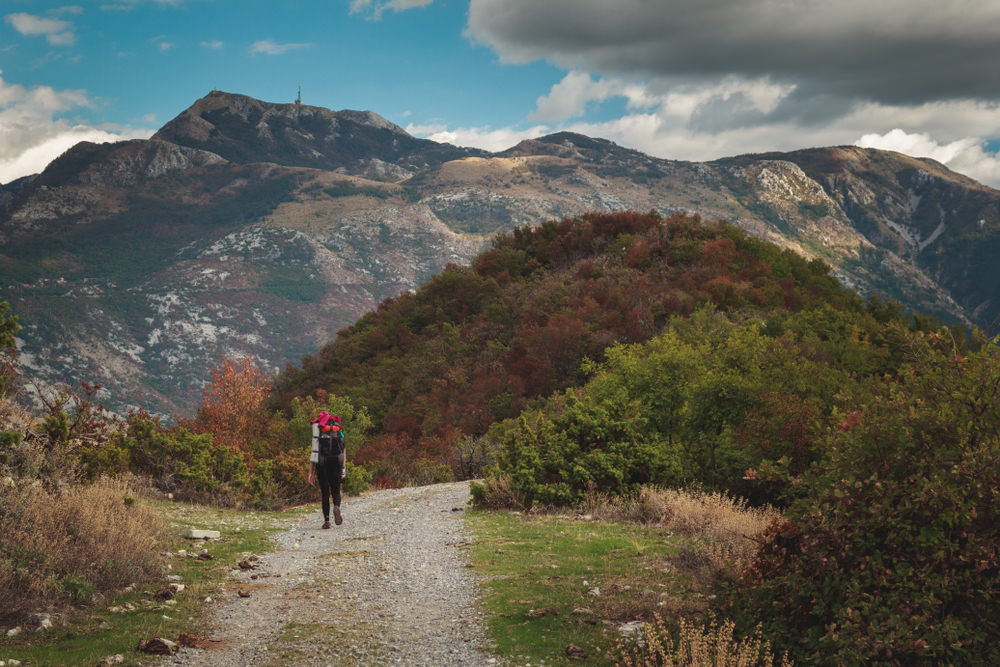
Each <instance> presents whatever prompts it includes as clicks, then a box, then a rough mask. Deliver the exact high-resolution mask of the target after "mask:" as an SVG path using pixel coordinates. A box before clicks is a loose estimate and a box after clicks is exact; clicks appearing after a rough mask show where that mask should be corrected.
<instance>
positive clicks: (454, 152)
mask: <svg viewBox="0 0 1000 667" xmlns="http://www.w3.org/2000/svg"><path fill="white" fill-rule="evenodd" d="M153 138H154V139H159V140H161V141H169V142H172V143H175V144H180V145H182V146H188V147H190V148H197V149H200V150H207V151H211V152H213V153H217V154H218V155H220V156H222V157H224V158H225V159H227V160H229V161H231V162H234V163H237V164H245V163H250V162H274V163H276V164H281V165H286V166H293V167H310V168H316V169H326V170H336V171H342V172H347V173H353V174H358V175H365V176H368V177H372V178H380V179H383V180H384V179H386V178H389V179H390V180H397V179H400V178H405V177H407V176H409V175H410V174H411V173H412V171H413V170H415V169H418V168H421V167H424V166H427V165H429V164H437V163H440V162H444V161H447V160H451V159H455V158H458V157H465V156H467V155H471V154H478V153H479V152H478V151H475V150H473V149H458V148H455V147H454V146H448V145H445V144H438V143H436V142H433V141H429V140H426V139H417V138H415V137H413V136H411V135H410V134H408V133H407V132H406V131H405V130H404V129H403V128H401V127H399V126H398V125H395V124H394V123H391V122H389V121H388V120H386V119H385V118H383V117H382V116H379V115H378V114H376V113H374V112H372V111H355V110H350V109H348V110H343V111H332V110H330V109H326V108H323V107H315V106H310V105H308V104H301V103H291V104H280V103H274V102H263V101H261V100H258V99H254V98H252V97H249V96H247V95H238V94H234V93H227V92H223V91H219V90H213V91H212V92H210V93H209V94H208V95H206V96H205V97H202V98H201V99H199V100H197V101H196V102H195V103H194V104H192V105H191V106H190V107H189V108H188V109H186V110H184V111H183V112H181V113H180V115H178V116H177V117H176V118H174V119H173V120H171V121H170V122H168V123H167V124H166V125H164V126H163V127H162V128H161V129H160V131H159V132H157V133H156V134H155V135H153ZM387 164H389V165H391V166H393V169H387V168H386V165H387Z"/></svg>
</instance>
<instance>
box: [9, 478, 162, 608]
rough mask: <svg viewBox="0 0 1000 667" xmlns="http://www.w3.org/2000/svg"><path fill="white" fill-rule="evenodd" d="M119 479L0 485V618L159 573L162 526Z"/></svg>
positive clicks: (86, 597) (78, 600)
mask: <svg viewBox="0 0 1000 667" xmlns="http://www.w3.org/2000/svg"><path fill="white" fill-rule="evenodd" d="M133 495H134V491H133V490H132V489H131V488H130V487H129V486H128V485H127V484H126V483H124V482H119V481H109V480H99V481H97V482H95V483H93V484H87V485H82V486H67V487H64V488H63V489H62V490H55V489H53V490H47V489H46V488H45V487H44V486H42V485H38V484H32V483H29V482H25V481H22V482H21V483H19V484H17V485H16V486H14V487H5V488H3V489H0V535H2V536H3V539H2V540H0V624H3V623H6V622H16V621H17V620H18V619H19V618H21V617H22V616H24V615H26V614H28V613H30V612H31V611H34V610H37V609H38V608H40V607H43V606H48V605H51V604H59V603H63V604H70V603H72V604H79V603H83V602H88V601H89V600H90V598H91V597H92V595H93V594H94V593H98V592H99V593H109V592H112V591H115V590H119V589H121V588H124V587H125V586H128V585H129V584H132V583H137V584H138V583H144V582H147V581H152V580H153V579H155V578H156V577H158V576H160V574H161V573H160V563H159V560H158V558H157V555H158V552H157V544H158V540H159V539H160V538H161V537H162V532H163V525H162V523H161V521H160V519H159V517H158V516H157V515H156V514H155V513H154V512H153V511H152V510H151V509H150V508H148V507H146V506H144V505H141V504H139V503H135V502H128V501H129V500H131V499H132V498H133Z"/></svg>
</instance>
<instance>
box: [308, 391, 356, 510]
mask: <svg viewBox="0 0 1000 667" xmlns="http://www.w3.org/2000/svg"><path fill="white" fill-rule="evenodd" d="M312 427H313V437H312V452H311V453H310V457H309V461H310V463H309V479H308V481H309V485H310V486H316V479H317V478H318V479H319V491H320V494H321V496H322V504H323V528H329V527H330V496H331V495H332V496H333V520H334V522H335V523H336V524H337V525H338V526H339V525H340V524H341V523H343V521H344V517H343V515H341V513H340V481H341V480H342V479H343V478H344V473H345V472H346V468H345V465H346V464H345V460H346V456H347V455H346V453H345V451H346V450H345V447H344V433H343V431H341V430H340V417H338V416H336V415H331V414H330V413H328V412H326V411H325V410H324V411H323V412H320V413H319V414H318V415H317V416H316V419H313V420H312Z"/></svg>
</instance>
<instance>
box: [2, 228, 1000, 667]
mask: <svg viewBox="0 0 1000 667" xmlns="http://www.w3.org/2000/svg"><path fill="white" fill-rule="evenodd" d="M2 314H3V313H0V315H2ZM12 326H14V327H16V323H14V324H13V325H12ZM12 340H13V339H12V333H11V334H10V335H9V336H8V337H7V339H5V341H4V343H5V346H7V347H10V345H11V344H12ZM997 352H998V348H997V341H995V340H994V341H987V340H985V339H984V337H983V336H982V335H981V334H979V333H978V332H977V331H975V330H973V331H971V332H969V331H965V330H961V329H958V328H956V327H953V328H952V329H948V328H945V327H942V326H941V325H940V324H939V323H938V322H937V321H935V320H934V319H933V318H930V317H926V316H923V315H918V314H911V313H905V312H903V311H902V309H901V308H900V307H898V306H897V305H895V304H893V303H889V302H882V301H879V300H869V301H864V300H862V299H861V298H859V297H858V296H857V295H856V294H855V293H853V292H850V291H847V290H845V289H843V288H842V287H841V286H840V285H839V284H838V283H837V281H836V280H835V279H834V278H833V277H831V276H830V275H829V269H828V267H827V266H826V265H825V264H823V263H822V262H820V261H806V260H804V259H802V258H801V257H799V256H798V255H796V254H794V253H792V252H791V251H788V250H782V249H780V248H778V247H777V246H774V245H771V244H768V243H765V242H763V241H760V240H758V239H755V238H752V237H750V236H748V235H747V234H745V233H744V232H742V231H740V230H738V229H737V228H735V227H733V226H731V225H727V224H724V223H704V222H702V221H701V220H700V219H698V218H697V217H696V216H695V217H690V216H686V215H674V216H671V217H668V218H662V217H660V216H658V215H655V214H648V215H642V214H636V213H617V214H592V215H586V216H583V217H580V218H574V219H564V220H562V221H552V222H548V223H545V224H543V225H541V226H539V227H536V228H531V227H523V228H518V229H516V230H515V231H514V232H513V233H511V234H508V235H500V236H498V237H496V239H495V240H494V242H493V246H492V248H491V249H490V250H488V251H486V252H484V253H482V254H480V255H479V256H478V257H476V259H475V261H474V262H473V263H472V264H471V266H467V267H458V266H450V267H448V268H447V269H446V270H445V271H444V272H443V273H441V274H440V275H438V276H436V277H434V278H433V279H432V280H430V281H429V282H428V283H427V284H426V285H424V286H423V287H421V288H420V289H418V290H416V291H414V292H409V293H405V294H403V295H401V296H399V297H397V298H393V299H388V300H386V301H384V302H383V303H382V304H381V305H380V306H379V307H378V308H377V309H376V310H375V311H373V312H371V313H369V314H367V315H365V316H364V317H362V318H361V319H360V320H358V321H357V322H356V323H355V324H354V325H353V326H351V327H349V328H347V329H344V330H343V331H341V332H340V334H339V335H338V337H337V339H336V340H334V341H331V342H330V343H329V344H327V345H326V346H325V347H324V348H323V349H321V350H320V351H319V352H317V353H316V354H314V355H312V356H310V357H307V358H306V359H305V360H304V362H303V364H302V366H301V367H300V368H295V367H288V368H287V369H286V370H285V371H284V372H283V373H282V374H280V375H279V376H278V377H277V378H275V379H274V380H273V381H271V380H270V379H269V378H267V377H266V375H265V374H264V373H262V372H261V371H260V370H259V368H258V367H257V365H256V363H255V362H254V360H253V359H246V358H244V359H227V358H223V360H222V362H221V363H220V364H219V366H217V367H216V368H215V370H214V371H213V380H212V383H211V384H210V385H209V387H208V388H207V389H206V391H205V392H204V394H203V402H202V406H201V408H200V409H199V411H198V413H197V415H196V416H195V418H193V419H190V420H181V422H180V423H178V424H176V425H174V426H171V427H169V428H168V427H165V426H163V425H161V424H160V423H159V422H158V421H157V420H155V419H153V418H151V417H150V416H149V415H148V414H144V413H142V412H139V413H136V414H133V415H132V416H131V417H130V418H129V419H128V420H125V421H115V420H108V419H102V418H101V415H102V412H101V410H100V409H99V406H94V405H93V404H92V403H91V402H89V400H87V399H86V398H84V399H79V398H77V399H70V398H68V397H63V398H62V399H60V400H58V401H53V402H52V403H51V405H50V406H49V410H48V414H47V415H45V416H44V418H41V419H35V420H30V419H29V420H22V422H19V423H17V424H15V423H14V421H15V420H13V419H12V418H9V419H8V418H7V417H5V423H4V425H3V430H4V431H8V433H7V434H5V435H4V441H3V442H4V447H6V448H7V449H8V450H9V452H10V453H9V454H5V455H6V456H7V458H5V459H4V460H3V461H0V463H2V464H3V466H4V468H3V470H4V471H9V472H10V473H11V475H12V477H14V478H16V479H15V480H14V484H13V485H12V488H15V489H19V490H20V489H23V488H25V484H28V486H31V484H32V482H31V480H33V479H37V478H39V477H42V478H44V475H45V474H49V475H50V476H51V477H53V480H55V479H63V478H67V479H73V480H75V481H74V483H77V482H83V481H85V480H87V479H91V478H92V479H97V478H99V477H101V476H110V477H119V478H127V477H128V476H129V475H140V476H143V477H145V478H146V479H148V480H149V481H150V483H151V484H153V485H155V486H156V487H158V488H159V489H160V490H161V491H163V492H169V493H173V494H175V497H179V498H184V499H192V500H200V501H209V502H214V503H219V504H228V505H236V506H248V505H249V506H265V507H266V506H280V505H283V504H286V503H289V502H294V501H296V500H299V499H303V498H306V497H307V496H306V495H304V494H306V493H308V490H307V487H306V485H305V483H304V479H303V478H304V474H305V472H306V469H307V465H308V464H307V456H308V454H307V449H308V432H309V426H308V421H309V419H310V418H311V416H313V415H314V414H315V413H316V412H317V411H318V410H320V409H326V410H328V411H330V412H332V413H335V414H339V415H341V416H342V417H344V424H345V427H346V436H347V446H348V457H349V461H350V463H349V469H348V477H347V487H348V489H349V490H350V491H353V492H357V491H360V490H363V489H364V488H366V487H367V486H368V485H369V484H374V485H377V486H394V485H403V484H425V483H430V482H435V481H444V480H450V479H454V478H466V479H468V478H477V477H481V478H482V481H481V482H479V483H477V484H475V485H474V487H473V495H474V498H475V500H476V502H477V503H478V505H479V506H481V507H484V508H494V509H516V510H519V511H522V512H523V511H526V510H528V511H532V512H537V511H539V510H545V509H552V508H565V507H577V508H580V507H589V506H592V505H593V504H594V502H595V499H598V498H603V499H604V502H606V503H607V504H608V505H609V506H612V507H618V508H622V514H623V516H626V517H628V518H629V520H634V521H637V522H650V523H654V524H656V525H658V526H660V527H663V526H671V525H673V524H672V523H671V522H672V521H673V522H676V521H677V519H678V517H671V516H668V515H670V514H671V513H672V512H673V510H670V509H669V508H670V507H671V506H672V505H671V503H670V502H667V501H665V500H663V499H664V498H666V497H667V496H665V495H663V493H664V491H665V490H667V493H669V490H670V489H687V490H693V492H692V493H691V494H688V496H686V497H704V498H721V499H724V500H725V502H726V503H729V502H733V503H735V506H737V507H743V506H744V505H745V504H746V503H749V506H757V507H765V506H768V505H770V506H773V507H775V508H777V512H778V513H780V514H781V518H779V519H776V520H774V521H772V522H771V523H770V525H769V527H767V528H766V530H764V531H763V532H762V533H760V532H757V531H756V529H755V530H754V531H750V532H754V533H755V534H752V535H751V534H744V533H740V534H739V535H736V536H735V537H736V538H738V539H736V540H735V541H736V542H742V541H743V540H746V541H748V542H751V543H752V545H753V546H751V548H750V549H748V550H746V549H744V550H740V551H739V557H738V558H735V557H730V556H727V555H726V554H731V553H735V551H733V547H732V544H733V542H734V536H727V537H726V538H722V537H719V536H715V535H713V534H712V533H711V532H706V533H699V534H698V535H697V536H693V537H692V538H691V539H692V540H693V541H694V542H697V543H698V544H700V545H701V546H699V547H698V550H699V553H703V554H704V553H708V554H716V555H717V556H718V555H719V554H721V556H718V557H713V558H711V559H709V560H711V562H712V568H711V572H712V576H713V577H714V586H715V590H714V593H713V595H714V597H710V598H709V597H706V599H705V601H704V602H705V604H704V605H703V606H700V607H699V608H698V612H697V613H695V614H693V615H686V614H684V613H682V611H683V609H682V608H680V609H679V610H678V611H677V612H676V613H674V614H673V615H672V616H668V617H666V618H665V619H664V620H663V621H662V622H661V623H660V624H659V625H657V626H656V627H657V628H659V630H657V632H666V633H668V634H669V633H670V632H675V631H676V633H680V634H685V633H687V634H690V633H691V632H692V631H691V627H692V624H698V623H700V622H701V620H702V618H703V617H702V615H701V614H702V613H703V612H709V611H710V612H712V614H711V617H712V618H715V619H717V620H716V621H707V622H721V623H723V625H724V626H725V628H727V630H726V632H727V633H728V632H729V631H730V629H731V630H732V632H734V633H735V635H734V637H735V638H736V639H737V640H738V638H739V637H757V638H762V640H763V641H766V642H767V645H768V646H769V647H770V649H769V650H771V649H773V651H774V655H775V656H779V655H784V654H786V653H787V654H788V656H789V657H790V658H791V659H793V660H795V661H798V662H803V663H806V664H907V665H910V664H937V663H942V662H944V663H953V664H968V663H976V662H987V663H989V662H997V661H1000V654H998V649H997V647H998V646H1000V622H998V621H997V619H1000V607H998V605H997V602H996V600H997V590H998V586H1000V509H998V508H1000V503H998V500H1000V498H998V497H997V495H998V489H1000V478H998V475H1000V466H998V465H997V464H998V462H1000V364H998V363H997V362H998V360H1000V359H998V355H997ZM5 377H7V376H5ZM88 389H89V390H92V389H93V388H88ZM27 444H31V447H32V448H34V449H31V448H27V449H26V446H27ZM25 452H28V453H30V452H36V454H32V456H35V458H30V459H29V458H27V457H26V454H25ZM53 453H55V454H57V455H58V456H56V455H55V454H53ZM32 461H34V462H35V463H32V464H31V465H29V463H31V462H32ZM50 461H58V462H60V464H59V465H61V466H63V469H61V470H62V471H61V472H60V471H59V470H54V469H52V468H51V464H50V463H46V462H50ZM46 465H47V466H49V468H46V470H48V471H49V472H48V473H40V471H41V470H42V467H40V466H46ZM32 466H34V467H32ZM56 473H58V474H56ZM39 485H40V486H42V487H43V488H46V489H51V493H53V494H57V495H58V494H61V493H62V491H60V490H59V485H58V484H55V483H53V484H49V485H47V486H46V483H44V482H41V481H40V483H39ZM39 485H35V486H39ZM18 493H21V491H18ZM18 497H20V496H17V495H15V494H14V493H13V492H12V491H7V490H4V491H3V496H2V498H3V499H4V502H11V499H16V498H18ZM658 499H659V500H658ZM729 499H736V500H733V501H730V500H729ZM123 502H127V501H123ZM654 506H655V507H654ZM657 508H659V509H657ZM772 511H773V510H771V509H768V510H767V512H768V513H770V512H772ZM685 512H687V510H685ZM769 515H771V514H769ZM670 530H674V529H672V528H671V529H670ZM22 534H24V535H27V534H28V533H27V531H22ZM26 540H27V538H25V541H24V542H23V544H20V545H19V546H17V547H16V548H10V547H6V546H5V549H6V550H5V551H4V552H2V553H0V566H3V567H7V570H6V571H7V572H12V573H13V575H11V576H15V577H17V576H23V572H25V570H24V569H23V568H22V569H21V570H18V569H17V567H18V566H19V565H18V564H19V563H21V561H20V560H18V559H23V558H24V557H25V556H24V554H25V553H34V552H31V551H24V549H28V550H30V549H32V548H34V547H33V545H32V543H30V542H29V541H26ZM19 572H20V573H22V574H18V573H19ZM53 576H54V577H56V579H53V580H52V581H55V582H58V581H60V580H59V579H58V577H59V576H61V575H59V574H58V573H56V574H53ZM75 576H78V577H82V576H83V575H75ZM644 576H645V575H644ZM62 581H64V582H65V581H66V578H65V576H63V579H62ZM69 581H70V583H69V584H65V583H64V584H63V587H64V588H65V587H66V586H68V587H69V588H68V589H66V590H69V591H70V592H72V591H74V590H76V589H77V588H79V587H80V586H81V585H82V584H80V585H78V584H76V583H74V582H76V580H75V579H73V580H69ZM85 583H86V584H87V585H88V586H97V585H101V586H103V585H105V584H103V583H102V584H97V583H93V582H91V580H90V579H85ZM108 585H112V584H108ZM49 590H56V591H58V588H56V589H52V588H51V587H50V588H49ZM85 590H88V591H89V590H91V589H90V588H86V587H85ZM59 595H61V596H62V597H64V598H65V597H67V596H69V595H70V593H67V592H64V593H61V594H60V593H58V592H57V597H58V596H59ZM649 613H654V611H650V612H649ZM704 618H705V619H708V618H709V616H707V615H706V616H704ZM718 619H721V620H718ZM661 639H663V641H668V639H669V638H661ZM657 641H660V640H659V639H658V640H657ZM670 641H672V640H670ZM755 641H756V640H755Z"/></svg>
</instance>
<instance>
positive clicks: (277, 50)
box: [250, 38, 312, 56]
mask: <svg viewBox="0 0 1000 667" xmlns="http://www.w3.org/2000/svg"><path fill="white" fill-rule="evenodd" d="M310 46H312V44H279V43H278V42H275V41H274V40H273V39H270V38H268V39H260V40H257V41H256V42H254V43H253V45H252V46H251V47H250V53H263V54H265V55H269V56H280V55H281V54H283V53H287V52H288V51H293V50H295V49H306V48H309V47H310Z"/></svg>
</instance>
